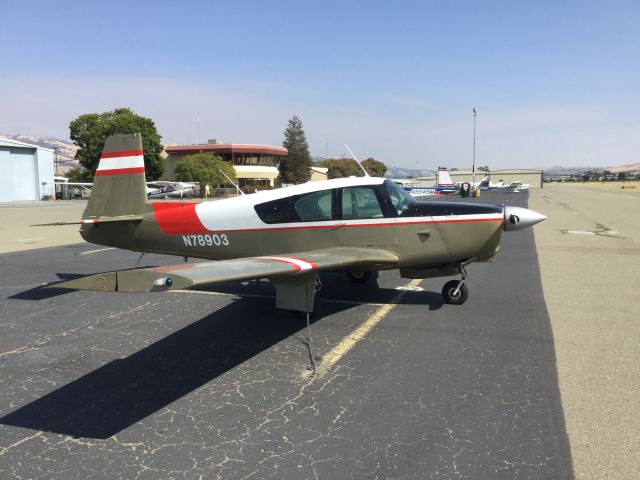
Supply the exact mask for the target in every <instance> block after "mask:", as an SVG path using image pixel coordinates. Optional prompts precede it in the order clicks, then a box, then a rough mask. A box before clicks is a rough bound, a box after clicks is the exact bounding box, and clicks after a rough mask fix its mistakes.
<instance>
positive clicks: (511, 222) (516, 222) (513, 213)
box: [503, 206, 547, 232]
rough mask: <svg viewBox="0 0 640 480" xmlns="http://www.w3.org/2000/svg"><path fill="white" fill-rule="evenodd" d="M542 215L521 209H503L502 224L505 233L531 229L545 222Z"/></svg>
mask: <svg viewBox="0 0 640 480" xmlns="http://www.w3.org/2000/svg"><path fill="white" fill-rule="evenodd" d="M546 219H547V217H545V216H544V215H542V214H540V213H538V212H534V211H533V210H529V209H528V208H522V207H511V206H509V207H504V224H503V228H504V230H505V232H512V231H514V230H522V229H523V228H527V227H531V226H533V225H535V224H536V223H540V222H541V221H543V220H546Z"/></svg>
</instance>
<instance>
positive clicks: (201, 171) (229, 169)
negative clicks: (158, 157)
mask: <svg viewBox="0 0 640 480" xmlns="http://www.w3.org/2000/svg"><path fill="white" fill-rule="evenodd" d="M220 170H222V171H223V172H224V173H226V174H227V177H229V178H230V179H231V180H232V181H234V182H235V180H236V171H235V169H234V168H233V166H232V165H231V164H230V163H229V162H225V161H224V159H223V158H222V157H220V156H219V155H215V154H213V153H194V154H193V155H186V156H185V157H184V158H183V159H182V160H180V161H179V162H178V164H177V165H176V168H175V170H174V174H175V177H176V180H177V181H179V182H199V183H200V187H201V188H204V186H205V185H210V186H212V187H214V188H215V187H222V186H224V185H227V184H228V183H229V181H228V180H227V179H226V178H225V176H224V175H223V174H222V173H220Z"/></svg>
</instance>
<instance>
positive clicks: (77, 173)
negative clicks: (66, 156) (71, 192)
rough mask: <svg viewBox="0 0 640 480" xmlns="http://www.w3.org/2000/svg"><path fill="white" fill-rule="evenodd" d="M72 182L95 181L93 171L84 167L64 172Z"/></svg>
mask: <svg viewBox="0 0 640 480" xmlns="http://www.w3.org/2000/svg"><path fill="white" fill-rule="evenodd" d="M64 176H65V177H67V178H68V179H69V181H70V182H78V183H85V182H86V183H89V182H92V181H93V178H92V175H91V172H89V170H87V169H86V168H84V167H78V168H72V169H71V170H69V171H67V173H65V174H64Z"/></svg>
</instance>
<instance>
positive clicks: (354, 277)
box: [347, 272, 371, 284]
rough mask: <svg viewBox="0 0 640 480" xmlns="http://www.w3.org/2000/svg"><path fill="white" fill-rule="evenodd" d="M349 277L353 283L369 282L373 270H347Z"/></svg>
mask: <svg viewBox="0 0 640 480" xmlns="http://www.w3.org/2000/svg"><path fill="white" fill-rule="evenodd" d="M347 278H348V279H349V281H350V282H351V283H358V284H362V283H367V282H368V281H369V279H371V272H347Z"/></svg>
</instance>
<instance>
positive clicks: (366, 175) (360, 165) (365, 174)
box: [344, 143, 371, 177]
mask: <svg viewBox="0 0 640 480" xmlns="http://www.w3.org/2000/svg"><path fill="white" fill-rule="evenodd" d="M344 146H345V147H347V150H349V153H350V154H351V156H352V157H353V159H354V160H355V161H356V163H357V164H358V166H359V167H360V168H361V169H362V171H363V172H364V176H365V177H370V176H371V175H369V173H367V171H366V170H365V169H364V167H363V166H362V164H361V163H360V160H358V159H357V158H356V156H355V155H354V154H353V152H352V151H351V149H350V148H349V145H347V144H346V143H345V144H344Z"/></svg>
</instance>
